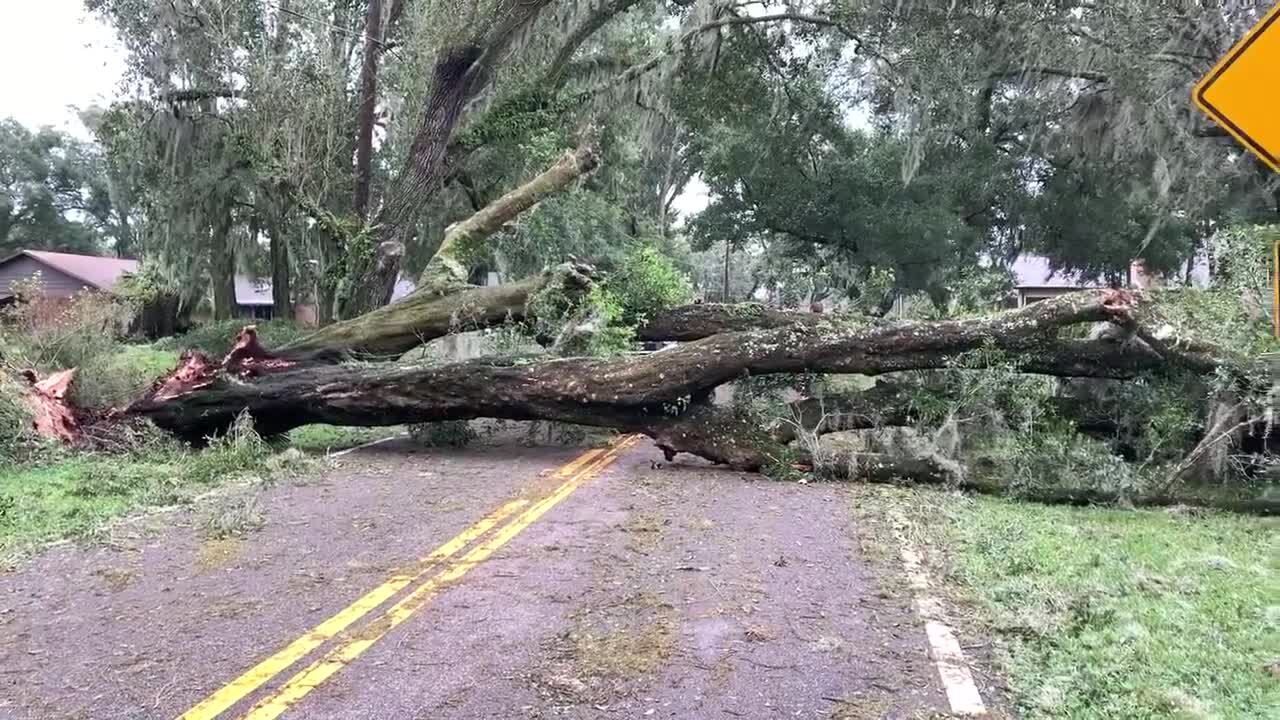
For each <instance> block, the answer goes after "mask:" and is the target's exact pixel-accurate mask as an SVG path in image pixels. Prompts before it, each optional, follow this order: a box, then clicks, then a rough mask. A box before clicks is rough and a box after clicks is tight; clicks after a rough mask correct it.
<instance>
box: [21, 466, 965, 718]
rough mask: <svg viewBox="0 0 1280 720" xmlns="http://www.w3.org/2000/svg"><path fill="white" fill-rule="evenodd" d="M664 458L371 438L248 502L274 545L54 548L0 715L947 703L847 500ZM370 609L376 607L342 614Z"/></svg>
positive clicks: (917, 625) (403, 713) (132, 529)
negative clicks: (862, 545)
mask: <svg viewBox="0 0 1280 720" xmlns="http://www.w3.org/2000/svg"><path fill="white" fill-rule="evenodd" d="M610 453H612V454H610ZM659 459H660V456H659V454H658V453H657V452H656V451H655V450H653V449H651V448H650V447H648V444H647V443H638V444H636V445H635V446H634V447H631V448H628V447H619V448H616V449H615V451H607V450H601V451H596V452H595V453H594V454H591V455H588V456H584V449H583V448H523V447H518V446H504V447H480V448H474V449H468V450H463V451H435V450H423V449H419V448H415V447H413V446H411V445H409V444H407V443H388V444H385V445H381V446H379V447H376V448H370V449H366V450H360V451H357V452H356V453H353V454H351V455H348V456H346V457H344V458H342V459H341V461H340V464H339V466H338V467H337V468H336V469H334V470H332V471H330V472H328V473H327V474H326V475H325V477H324V478H322V479H321V480H319V481H312V482H308V483H305V484H296V485H295V484H283V485H280V486H277V487H274V488H272V489H270V490H267V491H266V492H264V493H263V495H262V497H261V503H262V508H263V512H264V514H265V517H266V520H267V524H266V526H265V527H264V528H263V529H261V530H259V531H256V532H253V533H250V534H249V535H247V536H245V537H244V538H243V539H240V540H235V539H233V540H221V541H215V540H208V539H204V538H203V535H202V533H201V531H200V528H199V525H200V522H199V517H198V515H199V511H196V512H193V513H179V514H171V515H167V516H159V517H157V518H153V519H150V520H148V521H146V522H142V523H133V524H130V525H127V526H125V527H124V529H121V530H117V532H115V533H114V538H113V542H112V543H110V544H108V545H102V544H98V545H94V546H89V547H73V546H61V547H58V548H54V549H52V550H50V551H48V552H46V553H44V554H43V555H41V556H40V557H37V558H34V559H32V560H30V561H28V562H27V563H25V564H24V565H23V566H22V567H20V568H19V569H17V570H16V571H14V572H11V573H9V574H5V575H0V718H24V719H25V718H30V719H33V720H34V719H39V720H55V719H60V718H94V719H97V718H103V719H111V718H174V717H178V716H181V715H182V714H183V713H186V712H188V711H191V710H192V708H196V710H195V711H194V712H192V713H191V714H189V715H188V717H191V718H211V717H219V718H237V717H245V716H246V714H247V713H256V714H252V715H249V716H251V717H257V718H265V717H275V716H277V715H278V716H280V717H285V718H351V719H358V718H396V719H399V718H722V717H723V718H782V717H788V718H790V717H796V718H842V717H843V718H873V717H933V716H935V713H937V714H939V715H940V714H941V713H942V712H943V711H945V710H946V709H947V708H948V705H947V700H946V697H945V695H944V693H943V691H942V689H941V687H940V685H939V679H938V672H937V670H936V668H935V667H934V665H933V664H932V662H931V661H930V659H929V655H928V653H927V649H926V638H925V632H924V630H923V628H922V623H921V621H920V620H919V618H917V617H916V616H915V615H914V613H913V611H912V605H911V599H910V597H909V594H907V593H906V592H905V591H904V590H903V589H902V588H903V583H902V582H901V578H900V575H899V573H900V569H899V568H896V567H873V566H872V565H871V564H870V563H869V561H868V560H867V559H865V558H864V557H863V556H862V554H861V553H860V551H859V542H858V538H857V533H858V531H859V528H857V527H854V526H853V525H852V520H851V518H852V514H851V512H850V504H851V498H850V494H849V492H848V490H847V489H846V488H842V487H841V486H838V485H799V484H789V483H776V482H771V481H768V480H764V479H760V478H757V477H755V476H749V475H743V474H740V473H734V472H730V471H726V470H720V469H714V468H708V467H700V466H668V467H655V466H654V461H657V460H659ZM575 461H576V463H575ZM495 513H496V514H495ZM486 517H487V518H488V520H486ZM478 522H479V523H480V526H479V527H477V525H476V524H477V523H478ZM469 529H470V534H469V535H468V534H466V533H468V531H469ZM460 533H463V534H464V535H463V537H462V538H460V539H458V540H457V541H455V543H454V547H453V548H446V549H445V550H444V551H443V552H444V553H448V552H449V551H450V550H453V551H454V552H453V553H452V554H451V555H449V557H447V558H443V559H442V551H437V553H436V556H435V557H434V558H427V559H426V560H425V561H424V556H426V555H427V554H428V553H431V552H432V551H433V549H437V548H439V547H440V546H442V544H445V543H447V542H448V541H450V539H453V538H457V537H458V536H459V534H460ZM467 541H471V542H470V544H468V542H467ZM418 573H421V576H419V575H418ZM433 578H434V579H433ZM389 579H390V580H391V582H390V583H388V581H389ZM371 590H373V591H375V592H384V593H385V594H387V602H385V603H382V604H381V605H378V604H377V603H376V602H373V603H372V604H369V603H366V606H367V607H366V606H360V605H357V606H356V607H355V608H354V609H352V608H351V605H352V603H356V602H357V601H359V600H360V598H361V597H362V596H365V595H366V593H369V592H370V591H371ZM390 593H394V595H391V594H390ZM376 599H381V598H375V600H376ZM397 603H399V604H398V605H397ZM393 606H394V607H395V608H396V609H393V610H389V608H392V607H393ZM365 610H368V612H365ZM330 618H336V619H337V620H330V621H329V624H328V626H327V629H325V627H322V629H321V631H319V632H316V631H315V630H314V629H315V628H316V627H317V626H318V625H321V623H323V622H325V621H326V619H330ZM335 622H336V623H337V624H338V625H341V624H342V623H344V622H349V623H350V624H349V625H348V626H347V627H346V628H345V630H344V631H343V632H340V633H333V632H330V630H332V629H333V628H334V627H335ZM288 648H292V649H293V651H296V652H294V655H298V658H297V662H292V663H291V662H289V661H290V660H291V659H294V658H292V657H290V656H289V652H288V651H286V652H285V653H283V656H282V654H281V651H282V649H288ZM273 658H274V659H273ZM259 663H262V665H260V666H259V669H260V670H261V672H259V673H258V674H257V675H253V676H252V677H248V678H246V671H248V670H250V669H251V668H254V667H255V665H258V664H259ZM251 675H252V674H251ZM237 679H239V680H238V682H237ZM211 698H212V700H211ZM201 703H204V705H201ZM223 707H225V710H222V708H223ZM219 710H221V712H219Z"/></svg>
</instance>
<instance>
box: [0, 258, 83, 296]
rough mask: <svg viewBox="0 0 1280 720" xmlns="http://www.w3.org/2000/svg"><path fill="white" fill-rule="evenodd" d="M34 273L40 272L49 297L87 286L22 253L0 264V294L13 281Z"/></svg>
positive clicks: (8, 289)
mask: <svg viewBox="0 0 1280 720" xmlns="http://www.w3.org/2000/svg"><path fill="white" fill-rule="evenodd" d="M36 273H40V280H41V282H42V283H43V284H44V291H45V294H46V295H48V296H50V297H71V296H72V295H75V294H76V293H77V292H80V291H81V290H84V289H86V288H88V287H89V286H88V285H86V284H85V283H84V282H83V281H81V280H77V279H76V278H73V277H71V276H70V275H67V274H66V273H63V272H61V271H59V270H55V269H54V268H51V267H49V266H48V265H45V264H44V263H41V262H37V261H36V260H33V259H32V258H29V257H27V256H25V255H23V256H20V257H16V258H14V259H12V260H10V261H9V262H7V263H4V264H3V265H0V295H7V294H9V293H10V292H11V286H12V284H13V283H14V282H19V283H21V282H25V281H27V280H29V279H31V276H32V275H35V274H36Z"/></svg>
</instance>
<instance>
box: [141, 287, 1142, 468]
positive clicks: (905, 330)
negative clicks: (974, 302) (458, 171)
mask: <svg viewBox="0 0 1280 720" xmlns="http://www.w3.org/2000/svg"><path fill="white" fill-rule="evenodd" d="M502 291H503V286H499V287H497V288H479V289H477V290H475V291H469V292H491V293H496V292H502ZM446 299H453V300H456V299H457V296H446V298H442V299H441V300H446ZM1133 302H1134V297H1133V296H1132V295H1131V294H1129V293H1125V292H1122V291H1094V292H1088V293H1078V294H1073V295H1067V296H1063V297H1061V298H1055V299H1053V300H1047V301H1044V302H1041V303H1036V304H1035V305H1032V306H1029V307H1026V308H1022V309H1019V310H1011V311H1008V312H1005V313H1001V314H999V315H996V316H993V317H990V318H981V319H972V320H951V321H941V322H919V323H903V324H899V325H881V326H876V327H870V328H867V327H850V326H849V325H847V324H845V323H841V322H838V321H832V322H824V323H818V324H814V325H808V326H798V325H797V326H790V327H780V328H774V329H768V330H748V331H741V332H731V333H722V334H718V335H713V336H711V337H707V338H704V339H702V340H698V341H695V342H691V343H687V344H684V345H681V346H678V347H675V348H672V349H669V350H664V351H662V352H658V353H653V354H650V355H646V356H641V357H628V358H620V359H595V358H568V359H561V360H541V361H533V362H520V361H516V360H506V361H495V360H488V359H481V360H474V361H470V362H462V363H454V364H448V365H440V366H429V365H410V366H399V365H396V366H388V367H376V366H374V367H370V366H366V365H356V366H347V365H328V366H322V365H316V364H314V363H313V362H312V361H310V360H308V359H307V354H306V353H304V352H300V351H302V350H313V349H320V348H325V349H327V348H331V347H333V345H334V344H335V343H337V344H342V343H343V342H346V343H347V344H348V345H352V344H356V343H354V342H353V341H351V340H350V339H349V338H347V339H343V338H329V339H328V340H326V341H325V342H320V343H316V342H314V341H313V342H312V343H311V344H310V345H308V343H306V342H305V341H304V342H303V343H300V344H299V345H298V346H296V347H294V348H291V350H292V351H293V352H286V353H283V354H282V355H281V356H279V357H280V360H281V362H282V363H283V364H282V365H280V366H278V367H273V368H272V369H271V371H270V372H268V373H266V374H263V375H262V376H261V377H259V376H257V371H256V370H255V371H254V373H251V375H250V377H248V378H247V379H246V378H245V377H238V376H236V375H235V373H234V372H233V371H232V370H233V369H231V370H229V371H228V373H224V374H217V373H215V374H213V375H210V376H209V377H207V378H206V379H207V382H205V381H203V380H202V381H201V382H200V383H198V384H197V385H196V386H193V387H192V388H191V389H189V390H187V389H184V388H183V387H182V386H181V383H179V384H178V385H177V386H174V385H170V386H168V388H167V389H164V390H163V391H161V390H160V389H158V388H157V389H153V391H152V392H151V393H149V394H148V395H147V396H145V397H143V398H142V399H140V400H139V401H138V402H136V403H134V405H132V406H131V408H130V412H131V413H135V414H140V415H143V416H146V417H149V418H151V419H152V420H154V421H155V422H156V423H157V424H158V425H159V426H161V427H163V428H165V429H168V430H171V431H173V432H175V433H177V434H179V435H182V436H186V437H196V438H198V437H201V436H204V435H208V434H212V433H215V432H217V431H219V430H220V429H222V428H224V427H226V426H228V425H229V424H230V423H231V422H232V420H233V419H234V418H235V416H236V415H238V414H239V413H240V412H241V411H243V410H248V411H249V412H250V414H252V415H253V417H254V419H255V421H256V422H257V423H258V425H259V427H260V428H262V429H263V431H264V432H268V433H278V432H284V431H287V430H289V429H291V428H293V427H297V426H299V425H304V424H307V423H312V422H323V423H333V424H339V425H395V424H400V423H414V422H430V421H438V420H461V419H471V418H480V417H494V418H505V419H513V420H534V419H546V420H558V421H564V422H573V423H580V424H586V425H602V426H608V427H617V428H622V429H629V430H638V431H642V432H648V433H651V434H656V433H659V432H663V431H666V430H668V429H669V426H670V424H671V423H672V422H678V421H680V420H681V418H682V417H683V416H684V415H686V410H688V409H689V408H694V407H699V406H701V405H702V403H700V399H702V398H705V397H706V396H707V395H708V394H709V393H710V391H711V390H712V389H714V388H715V387H716V386H718V385H720V384H723V383H725V382H728V381H730V380H733V379H735V378H738V377H741V376H743V375H748V374H750V375H759V374H774V373H799V372H826V373H861V374H866V375H878V374H882V373H891V372H901V371H905V370H920V369H932V368H940V367H952V366H954V365H955V364H956V362H957V361H963V360H968V359H969V358H968V357H967V354H969V353H971V352H972V351H974V350H979V349H981V350H983V351H984V352H983V353H981V354H980V355H977V356H975V357H976V359H977V361H981V359H983V358H989V357H991V356H993V355H999V356H1000V357H1001V362H1012V363H1013V364H1014V365H1016V366H1017V367H1019V368H1020V369H1021V370H1023V371H1025V372H1037V373H1047V374H1054V375H1064V376H1085V377H1112V378H1116V377H1129V376H1132V375H1133V374H1135V373H1137V372H1141V371H1143V370H1147V369H1151V368H1153V367H1160V366H1165V365H1166V364H1167V360H1166V359H1165V358H1163V357H1161V356H1160V355H1158V354H1156V353H1155V352H1154V351H1151V350H1150V349H1143V348H1140V347H1138V346H1136V345H1117V344H1115V343H1108V342H1100V341H1087V340H1068V339H1061V338H1058V337H1057V336H1056V330H1057V329H1059V328H1061V327H1064V326H1067V325H1073V324H1079V323H1084V322H1098V321H1103V320H1110V321H1119V322H1124V321H1126V318H1127V317H1128V315H1129V313H1130V312H1131V311H1132V308H1133ZM390 309H391V308H387V309H386V310H390ZM378 325H379V324H378V323H370V324H367V325H361V324H357V325H355V326H349V329H350V330H352V331H353V332H357V333H358V332H361V331H365V332H368V331H369V330H370V329H371V328H376V327H378ZM335 327H337V326H335ZM404 336H405V334H404V333H403V331H401V333H400V337H404ZM313 337H314V336H313ZM359 343H360V344H363V345H364V346H365V347H369V346H372V345H374V344H375V341H374V340H373V338H372V337H368V336H366V337H364V338H363V339H362V340H360V341H359ZM993 351H994V352H993ZM720 439H721V441H723V440H725V439H728V438H726V437H722V438H720ZM671 447H673V448H674V449H675V450H677V451H683V450H684V448H683V447H678V446H677V445H674V444H673V445H672V446H671ZM699 454H703V455H704V456H707V455H708V454H709V453H704V452H700V453H699ZM711 459H718V458H714V457H713V458H711ZM739 464H744V463H739Z"/></svg>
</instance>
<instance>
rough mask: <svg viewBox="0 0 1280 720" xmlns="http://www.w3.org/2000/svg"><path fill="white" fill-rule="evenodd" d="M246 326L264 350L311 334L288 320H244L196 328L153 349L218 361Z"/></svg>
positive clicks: (165, 339) (162, 341) (160, 343)
mask: <svg viewBox="0 0 1280 720" xmlns="http://www.w3.org/2000/svg"><path fill="white" fill-rule="evenodd" d="M246 325H254V326H255V327H257V328H258V338H259V339H260V340H261V341H262V344H263V346H264V347H267V348H274V347H280V346H282V345H287V344H289V343H290V342H293V341H294V340H297V339H298V338H301V337H303V336H305V335H307V334H309V333H310V332H311V330H310V329H309V328H306V327H302V326H300V325H297V324H296V323H294V322H292V321H290V320H267V321H265V322H254V321H253V320H249V319H245V318H232V319H230V320H222V321H219V322H211V323H206V324H204V325H198V326H196V327H194V328H192V329H191V330H190V331H189V332H187V333H185V334H183V335H174V336H173V337H168V338H163V339H161V340H157V341H156V342H155V343H154V344H153V346H154V347H155V348H157V349H159V350H172V351H181V350H198V351H200V352H202V353H204V354H206V355H208V356H210V357H221V356H223V355H226V354H227V351H228V350H230V349H231V346H232V344H234V343H235V339H236V335H238V334H239V333H240V331H241V330H242V329H244V327H245V326H246Z"/></svg>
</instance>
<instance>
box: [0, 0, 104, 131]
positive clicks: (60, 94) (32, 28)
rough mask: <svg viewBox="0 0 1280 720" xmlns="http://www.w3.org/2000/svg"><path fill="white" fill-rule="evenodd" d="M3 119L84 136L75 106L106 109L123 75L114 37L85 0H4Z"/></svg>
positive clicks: (0, 31)
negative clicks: (10, 118)
mask: <svg viewBox="0 0 1280 720" xmlns="http://www.w3.org/2000/svg"><path fill="white" fill-rule="evenodd" d="M0 67H3V68H4V69H5V73H4V75H5V78H4V84H3V85H0V118H3V117H13V118H16V119H17V120H18V121H19V122H21V123H23V124H24V125H27V126H29V127H32V128H35V127H39V126H41V125H52V126H54V127H57V128H59V129H63V130H69V131H71V132H74V133H75V134H77V135H80V136H82V137H83V136H85V135H86V131H85V129H84V126H83V125H81V124H80V121H79V119H78V118H77V117H76V111H75V110H74V109H73V107H71V106H75V107H87V106H89V105H92V104H94V103H98V104H100V105H105V104H107V103H108V102H109V101H110V100H111V99H112V98H113V97H115V96H116V95H117V91H116V88H117V85H118V84H119V82H120V77H121V75H122V74H123V73H124V59H123V51H122V50H121V49H120V45H119V43H118V42H116V39H115V34H114V33H113V32H112V31H111V29H110V28H108V27H107V26H105V25H103V24H102V23H101V22H99V21H98V19H97V18H95V17H93V16H91V15H89V14H88V13H87V12H85V10H84V0H0Z"/></svg>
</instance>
